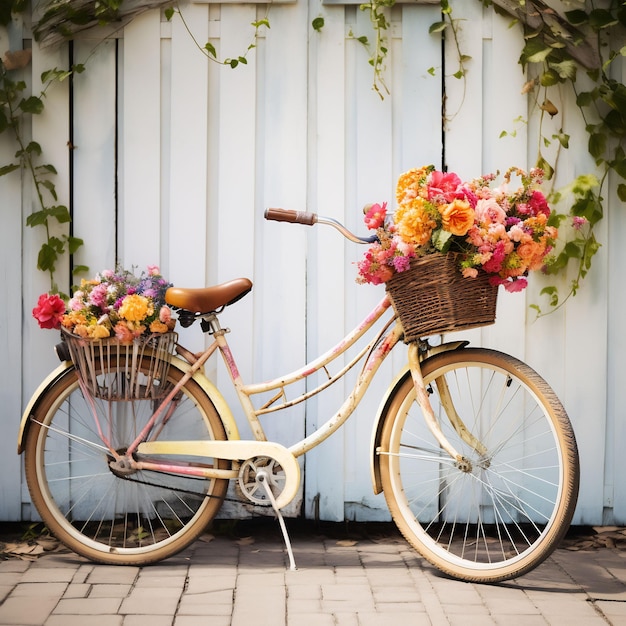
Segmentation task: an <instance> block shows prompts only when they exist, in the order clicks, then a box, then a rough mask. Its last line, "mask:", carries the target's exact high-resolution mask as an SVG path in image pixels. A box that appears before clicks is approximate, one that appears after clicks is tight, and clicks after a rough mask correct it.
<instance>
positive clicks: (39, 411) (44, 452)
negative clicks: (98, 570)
mask: <svg viewBox="0 0 626 626" xmlns="http://www.w3.org/2000/svg"><path fill="white" fill-rule="evenodd" d="M147 367H149V363H148V362H147V361H146V362H145V363H142V364H141V366H140V368H141V369H142V370H143V371H146V368H147ZM182 376H183V373H182V372H181V371H180V370H178V369H176V368H175V367H174V366H172V367H170V370H169V374H168V378H167V381H165V385H166V386H173V385H174V384H176V382H177V381H179V380H180V378H181V377H182ZM93 401H94V403H95V407H96V410H97V416H98V421H99V423H100V428H101V431H102V432H103V433H104V435H105V436H106V437H108V438H109V439H110V442H111V447H112V448H113V449H115V450H116V451H117V452H119V453H121V454H123V453H124V452H125V450H126V448H127V447H128V445H129V444H130V443H131V442H132V441H133V440H134V439H135V437H136V436H137V435H138V434H139V432H141V429H142V428H143V426H144V425H145V424H146V422H147V420H148V419H149V417H150V416H151V415H152V413H153V411H154V409H155V408H156V404H155V403H154V401H153V400H149V399H145V400H133V401H104V400H100V399H94V400H93ZM31 420H32V421H31V423H30V426H29V430H28V435H27V439H26V445H25V473H26V480H27V483H28V487H29V490H30V494H31V498H32V501H33V504H34V505H35V506H36V508H37V510H38V511H39V514H40V515H41V518H42V520H43V522H44V523H45V524H46V526H47V527H48V528H49V529H50V531H51V532H52V533H53V534H54V535H55V536H56V537H57V538H58V539H59V540H60V541H62V542H63V543H64V544H65V545H66V546H67V547H68V548H70V549H71V550H73V551H74V552H76V553H78V554H80V555H82V556H84V557H86V558H88V559H90V560H93V561H96V562H100V563H110V564H119V565H122V564H135V565H143V564H147V563H153V562H156V561H160V560H162V559H165V558H168V557H170V556H172V555H174V554H176V553H177V552H179V551H181V550H183V549H184V548H186V547H187V546H188V545H189V544H190V543H192V542H193V541H194V540H195V539H196V538H197V537H198V536H199V535H200V534H201V533H202V531H203V530H204V529H205V528H206V526H207V524H208V523H209V522H210V521H211V520H212V519H213V518H214V516H215V515H216V513H217V512H218V510H219V508H220V506H221V504H222V502H223V498H224V496H225V494H226V489H227V487H228V480H225V479H210V478H198V477H193V476H184V475H182V474H173V473H166V472H156V471H147V470H146V471H136V472H129V473H124V472H120V471H119V470H116V469H113V468H112V467H111V466H110V462H111V461H112V460H113V457H112V456H111V454H110V452H109V450H108V449H107V448H106V447H105V445H104V443H103V441H102V437H101V436H100V435H99V433H98V428H97V426H96V420H95V418H94V414H93V411H92V408H91V407H90V403H89V402H87V401H86V399H85V398H84V396H83V394H82V392H81V389H80V387H79V384H78V377H77V374H76V371H75V369H73V368H72V369H69V370H67V371H66V372H65V373H64V374H63V375H62V376H61V377H60V378H59V379H58V380H57V381H56V382H55V383H54V384H53V385H52V386H51V387H50V388H49V389H48V391H47V392H46V393H45V394H44V395H43V396H42V397H41V398H40V401H39V402H38V404H37V406H36V408H35V410H34V413H33V415H32V416H31ZM151 438H152V439H157V440H159V441H168V440H170V441H174V440H216V439H217V440H224V439H226V433H225V430H224V427H223V425H222V422H221V420H220V417H219V415H218V413H217V411H216V410H215V407H214V406H213V404H212V402H211V401H210V399H209V398H208V397H207V396H206V395H205V394H204V393H203V391H202V389H201V388H200V386H199V385H198V384H197V383H195V382H194V381H193V380H190V381H189V382H187V383H186V384H185V386H184V387H183V388H182V389H181V391H180V392H179V394H177V396H176V397H175V398H174V400H173V401H172V402H171V403H170V405H169V406H168V410H167V411H166V412H164V414H163V416H162V418H160V419H159V421H158V422H157V424H156V425H155V427H154V428H153V429H152V431H151ZM135 458H137V455H135ZM158 460H159V461H165V460H167V461H168V462H172V463H174V464H178V465H183V466H191V465H195V466H198V465H200V464H204V465H208V466H211V467H219V468H222V469H226V468H228V467H229V466H230V464H229V462H227V461H224V460H222V461H219V460H213V459H205V458H199V457H192V456H189V457H185V456H182V455H177V456H176V457H174V458H171V459H164V458H163V456H161V455H160V456H159V458H158Z"/></svg>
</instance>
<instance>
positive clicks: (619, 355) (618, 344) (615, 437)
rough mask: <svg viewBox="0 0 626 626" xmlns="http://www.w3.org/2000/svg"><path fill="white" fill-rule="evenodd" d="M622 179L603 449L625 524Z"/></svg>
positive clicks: (613, 221)
mask: <svg viewBox="0 0 626 626" xmlns="http://www.w3.org/2000/svg"><path fill="white" fill-rule="evenodd" d="M612 71H613V74H612V76H613V77H614V78H615V79H616V80H619V81H620V82H621V83H622V84H626V63H624V59H623V58H622V59H621V60H618V62H617V63H615V67H614V68H613V70H612ZM618 184H624V180H623V179H622V178H620V177H618V176H617V175H615V174H612V175H611V176H610V177H609V185H610V189H611V190H612V191H611V193H609V194H607V199H608V203H609V204H608V209H609V210H608V211H607V213H606V214H605V218H604V219H605V220H607V221H608V226H609V228H608V237H607V254H608V266H607V273H608V283H607V293H608V303H607V314H608V328H607V337H608V338H609V342H608V345H607V391H608V398H607V422H608V425H609V427H610V429H609V428H608V429H607V439H606V440H607V451H606V463H605V467H606V483H605V485H606V487H605V490H606V496H605V507H607V508H610V507H612V508H613V511H612V514H613V517H612V519H609V520H603V522H604V521H606V522H607V523H616V524H624V523H625V521H626V481H624V480H622V474H623V466H622V456H623V454H624V452H623V451H624V449H625V448H626V420H624V419H623V414H624V413H623V407H624V406H626V386H625V385H624V380H626V330H625V329H624V322H623V320H624V315H623V312H624V310H626V292H625V290H624V288H623V277H622V271H621V268H622V267H624V246H623V242H624V241H625V240H626V216H625V215H624V211H623V207H622V205H621V203H620V200H619V198H618V196H617V185H618Z"/></svg>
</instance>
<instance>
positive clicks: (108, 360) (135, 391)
mask: <svg viewBox="0 0 626 626" xmlns="http://www.w3.org/2000/svg"><path fill="white" fill-rule="evenodd" d="M62 335H63V340H64V341H65V342H66V343H67V345H68V347H69V349H70V355H71V357H72V361H73V363H74V365H75V367H76V370H77V372H78V375H79V376H80V378H81V381H82V382H83V383H84V386H85V387H86V388H87V391H88V393H89V394H90V395H91V396H93V397H94V398H102V399H104V400H140V399H158V398H160V397H162V396H163V395H165V394H166V393H167V391H168V388H167V385H166V384H165V382H166V380H167V373H168V371H169V367H170V362H171V359H172V354H173V352H174V346H175V345H176V340H177V338H178V335H177V333H164V334H156V335H145V336H142V337H138V338H137V339H135V340H134V341H133V342H132V343H120V341H119V340H117V339H116V338H115V337H110V338H108V339H84V338H82V337H78V336H76V335H73V334H71V333H69V332H67V331H65V330H63V332H62Z"/></svg>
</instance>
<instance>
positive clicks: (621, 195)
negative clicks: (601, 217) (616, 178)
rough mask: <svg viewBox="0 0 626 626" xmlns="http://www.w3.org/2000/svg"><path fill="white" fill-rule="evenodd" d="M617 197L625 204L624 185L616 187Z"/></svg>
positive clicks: (625, 193)
mask: <svg viewBox="0 0 626 626" xmlns="http://www.w3.org/2000/svg"><path fill="white" fill-rule="evenodd" d="M617 197H618V198H619V199H620V200H621V201H622V202H626V185H624V183H620V184H619V185H618V186H617Z"/></svg>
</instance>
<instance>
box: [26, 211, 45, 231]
mask: <svg viewBox="0 0 626 626" xmlns="http://www.w3.org/2000/svg"><path fill="white" fill-rule="evenodd" d="M47 219H48V215H47V213H46V211H35V212H34V213H31V214H30V215H29V216H28V217H27V218H26V226H30V227H31V228H34V227H35V226H40V225H41V224H45V223H46V221H47Z"/></svg>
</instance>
